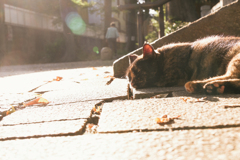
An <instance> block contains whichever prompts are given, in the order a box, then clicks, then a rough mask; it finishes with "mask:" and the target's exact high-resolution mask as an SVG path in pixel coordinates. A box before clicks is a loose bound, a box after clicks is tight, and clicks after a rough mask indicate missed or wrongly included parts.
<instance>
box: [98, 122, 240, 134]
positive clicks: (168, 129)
mask: <svg viewBox="0 0 240 160" xmlns="http://www.w3.org/2000/svg"><path fill="white" fill-rule="evenodd" d="M237 127H240V124H228V125H216V126H199V127H194V126H190V127H188V126H186V127H179V128H158V129H132V130H118V131H106V132H98V133H99V134H113V133H117V134H119V133H132V132H156V131H180V130H198V129H223V128H237Z"/></svg>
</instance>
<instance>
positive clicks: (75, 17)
mask: <svg viewBox="0 0 240 160" xmlns="http://www.w3.org/2000/svg"><path fill="white" fill-rule="evenodd" d="M65 22H66V24H67V26H68V27H69V28H70V29H71V31H72V32H73V33H74V34H77V35H82V34H84V33H85V31H86V23H85V22H84V21H83V19H82V17H81V16H80V15H79V14H78V13H76V12H70V13H68V15H67V16H66V18H65Z"/></svg>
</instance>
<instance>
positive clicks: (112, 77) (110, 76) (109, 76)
mask: <svg viewBox="0 0 240 160" xmlns="http://www.w3.org/2000/svg"><path fill="white" fill-rule="evenodd" d="M104 78H113V76H110V75H109V76H105V77H104Z"/></svg>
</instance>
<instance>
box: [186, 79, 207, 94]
mask: <svg viewBox="0 0 240 160" xmlns="http://www.w3.org/2000/svg"><path fill="white" fill-rule="evenodd" d="M184 87H185V89H186V91H187V92H189V93H197V92H201V91H202V90H203V87H202V85H201V84H200V83H197V82H194V81H189V82H187V83H186V84H185V85H184Z"/></svg>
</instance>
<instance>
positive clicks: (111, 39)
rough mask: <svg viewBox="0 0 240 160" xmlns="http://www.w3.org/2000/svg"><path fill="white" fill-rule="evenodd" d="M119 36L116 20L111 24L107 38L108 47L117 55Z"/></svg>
mask: <svg viewBox="0 0 240 160" xmlns="http://www.w3.org/2000/svg"><path fill="white" fill-rule="evenodd" d="M118 37H119V33H118V30H117V28H116V25H115V23H114V22H112V23H111V24H110V27H109V28H108V29H107V33H106V40H107V43H108V47H110V48H111V49H112V52H113V55H114V56H115V57H116V56H117V40H118Z"/></svg>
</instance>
